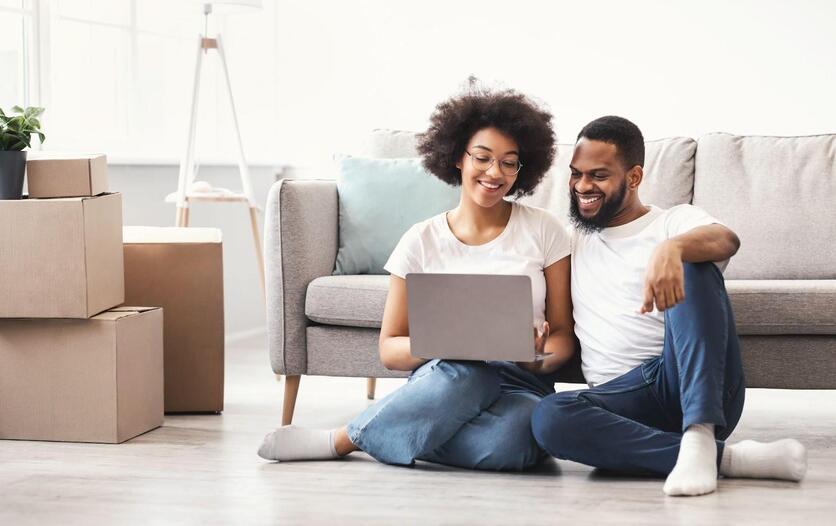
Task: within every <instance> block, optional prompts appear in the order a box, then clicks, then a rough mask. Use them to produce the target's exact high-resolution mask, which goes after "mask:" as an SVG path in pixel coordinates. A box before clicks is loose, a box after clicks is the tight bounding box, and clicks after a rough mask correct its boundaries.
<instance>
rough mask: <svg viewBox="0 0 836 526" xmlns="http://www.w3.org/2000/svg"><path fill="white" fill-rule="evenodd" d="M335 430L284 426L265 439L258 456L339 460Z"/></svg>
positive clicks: (265, 457)
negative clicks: (335, 444) (335, 445)
mask: <svg viewBox="0 0 836 526" xmlns="http://www.w3.org/2000/svg"><path fill="white" fill-rule="evenodd" d="M335 433H336V431H335V430H324V429H307V428H304V427H296V426H294V425H289V426H283V427H280V428H278V429H276V430H275V431H273V432H272V433H269V434H268V435H267V436H266V437H264V441H263V442H262V443H261V447H259V448H258V456H260V457H261V458H263V459H265V460H279V461H286V460H330V459H334V458H339V457H340V455H338V454H337V450H336V448H335V447H334V434H335Z"/></svg>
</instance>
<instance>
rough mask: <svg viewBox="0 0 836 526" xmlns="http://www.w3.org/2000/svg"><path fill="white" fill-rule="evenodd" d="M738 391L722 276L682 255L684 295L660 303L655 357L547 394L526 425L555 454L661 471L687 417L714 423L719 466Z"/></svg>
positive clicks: (736, 414)
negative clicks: (660, 333) (666, 305)
mask: <svg viewBox="0 0 836 526" xmlns="http://www.w3.org/2000/svg"><path fill="white" fill-rule="evenodd" d="M637 301H638V299H637ZM745 392H746V389H745V382H744V379H743V367H742V364H741V360H740V348H739V343H738V339H737V332H736V330H735V325H734V316H733V315H732V310H731V305H730V304H729V299H728V296H727V294H726V289H725V284H724V282H723V276H722V274H721V273H720V271H719V270H718V269H717V267H716V265H714V264H713V263H699V264H690V263H686V264H685V300H684V302H683V303H680V304H678V305H676V306H675V307H673V308H671V309H668V310H666V311H665V343H664V349H663V351H662V355H661V356H660V357H658V358H653V359H651V360H648V361H646V362H644V363H643V364H641V365H640V366H639V367H636V368H635V369H633V370H632V371H630V372H628V373H626V374H624V375H622V376H620V377H618V378H615V379H614V380H611V381H609V382H607V383H605V384H602V385H600V386H596V387H594V388H592V389H585V390H582V391H569V392H561V393H557V394H552V395H550V396H548V397H546V398H545V399H543V401H542V402H540V403H539V405H538V406H537V408H536V409H535V411H534V414H533V416H532V422H531V426H532V431H533V433H534V436H535V437H536V439H537V442H538V443H539V444H540V445H541V446H542V447H543V448H544V449H545V450H546V451H548V452H549V453H550V454H551V455H553V456H555V457H558V458H562V459H567V460H573V461H576V462H581V463H583V464H588V465H590V466H595V467H599V468H604V469H609V470H614V471H622V472H630V473H653V474H661V475H667V474H668V473H670V472H671V470H673V467H674V465H675V464H676V459H677V456H678V455H679V443H680V441H681V439H682V433H683V432H684V430H685V429H687V428H688V426H690V425H691V424H714V425H715V436H716V438H717V440H718V442H717V446H718V447H717V462H718V466H719V461H720V458H722V454H723V440H725V439H726V438H727V437H728V436H729V435H730V434H731V432H732V431H733V430H734V428H735V426H736V425H737V422H738V420H739V419H740V414H741V413H742V412H743V400H744V397H745Z"/></svg>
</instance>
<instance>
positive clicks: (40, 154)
mask: <svg viewBox="0 0 836 526" xmlns="http://www.w3.org/2000/svg"><path fill="white" fill-rule="evenodd" d="M104 156H105V155H104V154H103V153H80V152H54V151H43V150H31V151H29V153H28V155H27V156H26V160H27V161H63V160H68V161H74V160H78V159H96V158H97V157H104Z"/></svg>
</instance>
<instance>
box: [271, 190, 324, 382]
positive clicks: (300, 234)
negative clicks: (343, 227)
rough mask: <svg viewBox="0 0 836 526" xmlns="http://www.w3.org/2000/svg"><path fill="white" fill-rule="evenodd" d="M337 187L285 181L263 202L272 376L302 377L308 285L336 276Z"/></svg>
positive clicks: (304, 369) (305, 348) (305, 349)
mask: <svg viewBox="0 0 836 526" xmlns="http://www.w3.org/2000/svg"><path fill="white" fill-rule="evenodd" d="M338 219H339V210H338V201H337V183H336V181H328V180H293V179H283V180H280V181H278V182H276V183H275V184H273V186H272V188H271V189H270V194H269V196H268V197H267V209H266V217H265V221H264V254H265V265H266V266H265V283H266V288H267V341H268V348H269V350H270V365H271V366H272V367H273V371H274V372H275V373H280V374H290V375H296V374H305V373H306V372H307V366H308V354H307V342H306V337H305V332H306V328H307V326H308V325H309V322H308V319H307V317H306V316H305V294H306V292H307V289H308V283H310V282H311V281H313V280H314V279H316V278H318V277H321V276H328V275H330V274H331V272H332V271H333V270H334V261H335V260H336V258H337V228H338Z"/></svg>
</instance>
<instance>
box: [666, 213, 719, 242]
mask: <svg viewBox="0 0 836 526" xmlns="http://www.w3.org/2000/svg"><path fill="white" fill-rule="evenodd" d="M713 224H718V225H723V222H722V221H720V220H718V219H717V218H715V217H714V216H712V215H711V214H709V213H708V212H706V211H705V210H703V209H702V208H700V207H698V206H694V205H677V206H675V207H673V208H671V209H670V211H669V212H668V217H667V220H666V222H665V229H666V230H667V235H668V239H670V238H672V237H676V236H679V235H682V234H684V233H685V232H688V231H689V230H693V229H695V228H697V227H700V226H706V225H713ZM723 226H725V225H723Z"/></svg>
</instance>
